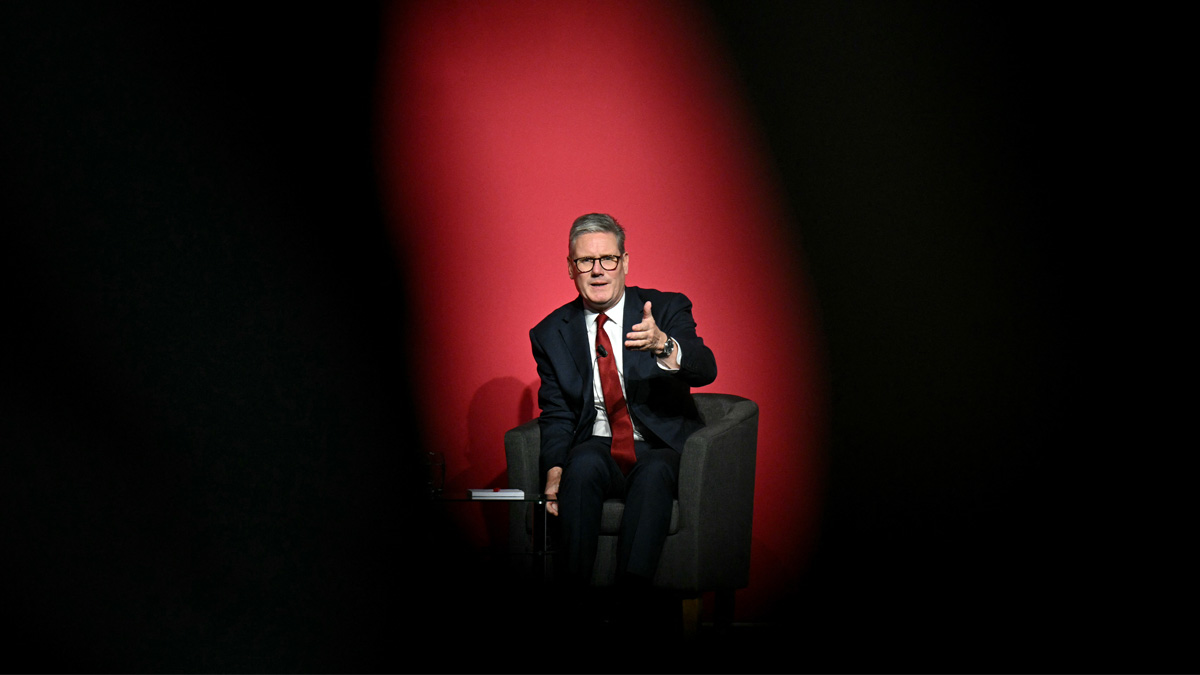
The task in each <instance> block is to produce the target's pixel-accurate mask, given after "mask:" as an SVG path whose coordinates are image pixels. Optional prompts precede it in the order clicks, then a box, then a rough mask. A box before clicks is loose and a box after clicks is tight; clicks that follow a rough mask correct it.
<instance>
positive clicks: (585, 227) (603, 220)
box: [567, 213, 625, 255]
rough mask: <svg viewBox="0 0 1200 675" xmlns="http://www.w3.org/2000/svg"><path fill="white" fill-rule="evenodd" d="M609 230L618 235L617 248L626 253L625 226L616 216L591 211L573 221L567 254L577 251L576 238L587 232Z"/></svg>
mask: <svg viewBox="0 0 1200 675" xmlns="http://www.w3.org/2000/svg"><path fill="white" fill-rule="evenodd" d="M595 232H607V233H609V234H612V235H616V237H617V250H618V251H620V252H621V253H622V254H623V253H625V228H623V227H621V224H620V223H618V222H617V219H616V218H613V217H612V216H610V215H608V214H607V213H589V214H586V215H582V216H579V217H578V218H576V219H575V222H574V223H571V237H570V239H568V241H567V255H570V254H571V253H572V252H574V251H575V240H576V239H579V238H580V237H582V236H583V235H585V234H592V233H595Z"/></svg>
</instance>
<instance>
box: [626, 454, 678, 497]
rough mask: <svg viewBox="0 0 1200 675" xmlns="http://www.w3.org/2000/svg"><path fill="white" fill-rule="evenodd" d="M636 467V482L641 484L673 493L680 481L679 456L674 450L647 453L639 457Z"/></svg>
mask: <svg viewBox="0 0 1200 675" xmlns="http://www.w3.org/2000/svg"><path fill="white" fill-rule="evenodd" d="M636 467H637V468H636V469H635V471H636V472H637V474H638V475H637V476H636V482H639V483H641V482H645V483H646V484H650V485H655V486H658V487H665V488H670V489H671V490H672V491H673V490H674V488H675V485H676V483H677V482H678V480H679V455H678V454H677V453H674V451H673V450H669V449H668V450H663V451H657V452H647V453H645V454H644V455H642V456H639V457H638V461H637V465H636ZM630 478H631V479H632V478H634V476H630Z"/></svg>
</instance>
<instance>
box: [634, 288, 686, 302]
mask: <svg viewBox="0 0 1200 675" xmlns="http://www.w3.org/2000/svg"><path fill="white" fill-rule="evenodd" d="M625 290H626V291H629V292H630V295H633V296H637V298H638V300H639V301H640V302H646V301H647V300H649V301H650V302H652V303H654V304H655V305H656V306H662V305H663V304H665V303H666V302H668V301H671V300H687V296H686V295H684V294H683V293H679V292H676V291H660V290H658V289H657V288H642V287H640V286H629V287H628V288H626V289H625Z"/></svg>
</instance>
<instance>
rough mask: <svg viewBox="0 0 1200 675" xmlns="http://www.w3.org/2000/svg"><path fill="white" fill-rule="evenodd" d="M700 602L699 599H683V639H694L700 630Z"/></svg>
mask: <svg viewBox="0 0 1200 675" xmlns="http://www.w3.org/2000/svg"><path fill="white" fill-rule="evenodd" d="M700 603H701V600H700V598H699V597H695V598H684V599H683V639H684V640H694V639H696V632H697V631H698V630H699V629H700V610H701V604H700Z"/></svg>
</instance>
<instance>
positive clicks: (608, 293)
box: [567, 232, 629, 321]
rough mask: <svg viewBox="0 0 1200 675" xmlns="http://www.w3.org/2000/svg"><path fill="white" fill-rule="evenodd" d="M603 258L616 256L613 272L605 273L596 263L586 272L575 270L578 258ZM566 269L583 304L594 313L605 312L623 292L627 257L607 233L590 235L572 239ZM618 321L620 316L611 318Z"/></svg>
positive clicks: (627, 268)
mask: <svg viewBox="0 0 1200 675" xmlns="http://www.w3.org/2000/svg"><path fill="white" fill-rule="evenodd" d="M604 256H619V257H620V258H621V262H620V263H618V264H617V269H615V270H606V269H604V266H603V265H601V264H600V261H598V260H597V261H596V262H595V263H594V264H593V265H592V269H591V270H590V271H588V272H580V271H579V269H578V268H576V267H575V262H574V261H575V260H577V259H579V258H602V257H604ZM567 270H568V273H569V274H570V275H571V278H572V279H574V280H575V288H577V289H579V295H581V296H582V297H583V304H584V305H586V306H587V308H588V309H590V310H592V311H594V312H605V311H608V310H609V309H611V308H612V307H613V305H616V304H617V302H619V301H620V300H621V296H622V295H623V294H624V293H625V275H626V274H627V273H628V272H629V255H628V254H622V253H621V251H620V249H618V248H617V235H615V234H610V233H608V232H592V233H589V234H585V235H582V236H580V237H579V238H578V239H576V240H575V247H574V248H573V249H571V256H570V258H569V259H568V260H567ZM613 318H615V319H616V320H617V321H620V320H621V318H620V317H613Z"/></svg>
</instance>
